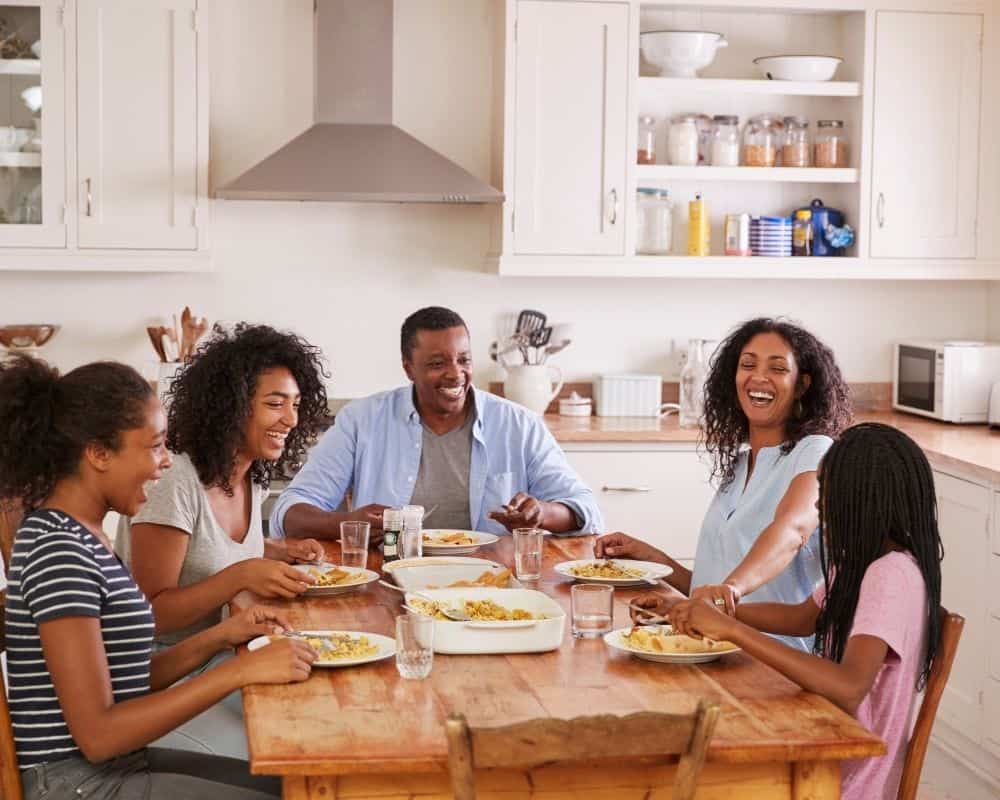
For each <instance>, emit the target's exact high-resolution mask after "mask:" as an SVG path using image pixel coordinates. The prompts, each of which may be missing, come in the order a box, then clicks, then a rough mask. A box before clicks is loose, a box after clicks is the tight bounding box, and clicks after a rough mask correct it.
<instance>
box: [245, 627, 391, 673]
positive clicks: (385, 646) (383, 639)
mask: <svg viewBox="0 0 1000 800" xmlns="http://www.w3.org/2000/svg"><path fill="white" fill-rule="evenodd" d="M299 633H305V634H308V635H310V636H334V635H336V634H343V633H346V634H349V635H350V636H353V637H354V638H355V639H357V638H358V637H359V636H367V637H368V640H369V641H370V642H371V643H372V644H373V645H375V646H376V647H377V648H378V651H377V652H376V653H375V655H371V656H364V657H362V658H338V659H337V660H336V661H319V660H317V661H314V662H313V666H314V667H353V666H355V665H357V664H368V663H369V662H371V661H381V660H382V659H383V658H388V657H389V656H391V655H395V653H396V642H395V640H393V639H390V638H389V637H388V636H382V635H381V634H379V633H368V632H367V631H299ZM270 643H271V637H270V636H258V637H257V638H256V639H251V640H250V641H249V642H248V643H247V650H259V649H260V648H262V647H266V646H267V645H269V644H270Z"/></svg>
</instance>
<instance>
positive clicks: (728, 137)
mask: <svg viewBox="0 0 1000 800" xmlns="http://www.w3.org/2000/svg"><path fill="white" fill-rule="evenodd" d="M710 141H711V146H710V147H709V163H711V165H712V166H713V167H738V166H739V165H740V118H739V117H733V116H729V115H727V114H718V115H716V116H714V117H712V133H711V139H710Z"/></svg>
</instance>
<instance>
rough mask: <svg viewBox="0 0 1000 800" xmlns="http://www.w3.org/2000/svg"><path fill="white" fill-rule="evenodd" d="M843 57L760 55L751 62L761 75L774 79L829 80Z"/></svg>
mask: <svg viewBox="0 0 1000 800" xmlns="http://www.w3.org/2000/svg"><path fill="white" fill-rule="evenodd" d="M843 60H844V59H842V58H837V57H836V56H761V57H760V58H755V59H754V60H753V63H754V64H756V65H757V69H758V70H760V74H761V77H764V78H768V79H770V80H775V81H829V80H832V79H833V76H834V75H835V74H836V72H837V67H839V66H840V62H842V61H843Z"/></svg>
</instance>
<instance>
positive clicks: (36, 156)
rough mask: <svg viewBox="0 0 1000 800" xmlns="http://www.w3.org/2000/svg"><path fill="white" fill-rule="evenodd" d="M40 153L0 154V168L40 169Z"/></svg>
mask: <svg viewBox="0 0 1000 800" xmlns="http://www.w3.org/2000/svg"><path fill="white" fill-rule="evenodd" d="M40 166H42V154H41V153H0V167H40Z"/></svg>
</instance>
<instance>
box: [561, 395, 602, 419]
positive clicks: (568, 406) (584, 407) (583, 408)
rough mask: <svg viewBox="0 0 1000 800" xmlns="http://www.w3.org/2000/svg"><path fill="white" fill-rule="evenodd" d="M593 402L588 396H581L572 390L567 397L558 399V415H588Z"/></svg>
mask: <svg viewBox="0 0 1000 800" xmlns="http://www.w3.org/2000/svg"><path fill="white" fill-rule="evenodd" d="M593 408H594V404H593V401H591V399H590V398H589V397H583V396H581V395H580V394H579V393H577V392H573V394H571V395H570V396H569V397H563V398H560V400H559V416H560V417H589V416H590V413H591V411H593Z"/></svg>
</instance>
